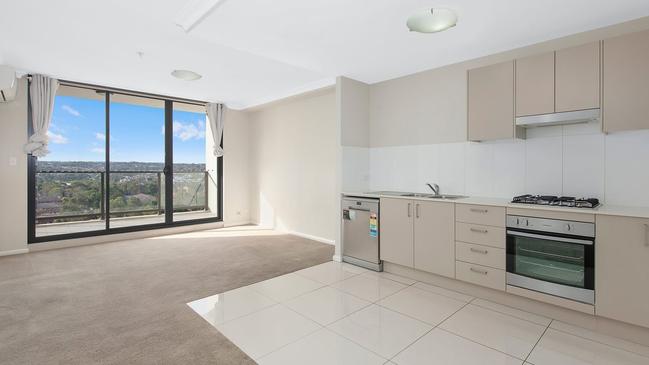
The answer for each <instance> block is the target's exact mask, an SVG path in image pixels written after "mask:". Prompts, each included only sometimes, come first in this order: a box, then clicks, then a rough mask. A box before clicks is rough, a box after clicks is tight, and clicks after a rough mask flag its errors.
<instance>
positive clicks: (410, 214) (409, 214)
mask: <svg viewBox="0 0 649 365" xmlns="http://www.w3.org/2000/svg"><path fill="white" fill-rule="evenodd" d="M411 207H412V204H411V203H408V218H410V217H412V213H410V208H411Z"/></svg>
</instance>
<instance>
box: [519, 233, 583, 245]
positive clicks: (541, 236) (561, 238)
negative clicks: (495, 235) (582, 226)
mask: <svg viewBox="0 0 649 365" xmlns="http://www.w3.org/2000/svg"><path fill="white" fill-rule="evenodd" d="M507 234H508V235H511V236H518V237H529V238H538V239H541V240H550V241H559V242H566V243H576V244H579V245H588V246H590V245H592V244H593V241H591V240H580V239H578V238H566V237H556V236H546V235H542V234H534V233H526V232H518V231H510V230H507Z"/></svg>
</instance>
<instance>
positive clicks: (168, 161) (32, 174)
mask: <svg viewBox="0 0 649 365" xmlns="http://www.w3.org/2000/svg"><path fill="white" fill-rule="evenodd" d="M59 83H60V84H61V85H65V86H71V87H78V88H85V89H90V90H94V91H96V92H103V93H104V94H105V101H106V104H105V118H106V124H105V131H106V145H105V152H106V158H105V161H104V163H105V173H106V179H105V183H104V189H105V194H104V199H105V201H104V206H105V212H106V226H105V228H104V229H101V230H95V231H86V232H73V233H65V234H57V235H49V236H36V195H37V194H36V172H37V164H36V163H37V160H38V158H37V157H36V156H33V155H31V154H28V155H27V243H28V244H33V243H41V242H51V241H60V240H69V239H78V238H86V237H97V236H107V235H114V234H121V233H130V232H141V231H150V230H155V229H165V228H173V227H181V226H190V225H197V224H205V223H217V222H223V156H220V157H218V158H217V166H216V172H217V181H216V183H217V194H218V202H217V215H216V217H210V218H199V219H191V220H180V221H173V194H165V199H166V200H165V207H171V209H166V208H165V222H163V223H153V224H146V225H135V226H128V227H116V228H111V227H110V214H109V213H110V207H109V204H108V199H107V197H109V196H110V183H109V181H110V179H109V176H110V168H109V165H110V139H109V138H110V137H109V136H110V134H109V132H110V95H111V94H113V93H114V94H123V95H129V96H137V97H143V98H150V99H157V100H162V101H164V115H165V121H164V123H165V124H164V125H165V132H166V133H165V170H167V169H168V170H169V171H170V172H171V174H167V175H168V176H165V183H164V186H165V193H166V192H172V191H173V133H171V132H172V131H173V103H174V102H178V103H184V104H193V105H200V106H204V105H205V104H207V102H205V101H200V100H192V99H184V98H177V97H171V96H166V95H160V94H151V93H146V92H139V91H133V90H125V89H118V88H112V87H103V86H99V85H93V84H87V83H79V82H74V81H68V80H59ZM30 84H31V78H28V87H27V135H28V136H31V135H32V134H33V133H34V131H33V125H32V105H31V98H30V91H29V85H30ZM224 135H225V133H224ZM205 138H209V136H207V135H206V136H205ZM224 139H225V137H222V138H221V142H220V145H221V147H223V140H224ZM205 188H206V189H207V187H205Z"/></svg>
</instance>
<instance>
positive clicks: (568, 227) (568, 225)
mask: <svg viewBox="0 0 649 365" xmlns="http://www.w3.org/2000/svg"><path fill="white" fill-rule="evenodd" d="M571 230H572V226H571V225H570V223H566V231H568V232H570V231H571Z"/></svg>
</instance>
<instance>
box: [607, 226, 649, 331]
mask: <svg viewBox="0 0 649 365" xmlns="http://www.w3.org/2000/svg"><path fill="white" fill-rule="evenodd" d="M595 237H596V242H595V293H596V294H595V295H596V300H595V313H596V314H597V315H598V316H602V317H608V318H612V319H616V320H619V321H623V322H628V323H633V324H636V325H640V326H644V327H649V290H647V283H649V264H648V263H649V219H642V218H629V217H616V216H606V215H598V216H597V218H596V235H595Z"/></svg>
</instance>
